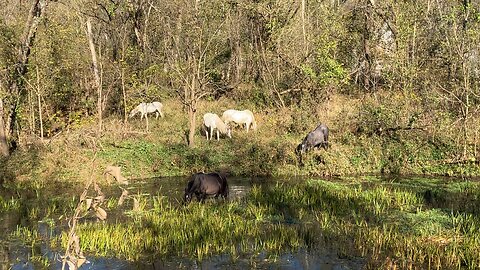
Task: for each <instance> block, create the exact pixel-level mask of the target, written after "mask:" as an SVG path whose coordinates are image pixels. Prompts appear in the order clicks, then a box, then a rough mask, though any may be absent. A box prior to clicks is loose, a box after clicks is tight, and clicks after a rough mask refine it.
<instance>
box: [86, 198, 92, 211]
mask: <svg viewBox="0 0 480 270" xmlns="http://www.w3.org/2000/svg"><path fill="white" fill-rule="evenodd" d="M92 201H93V200H92V199H86V200H85V203H86V204H87V210H88V209H90V207H91V206H92Z"/></svg>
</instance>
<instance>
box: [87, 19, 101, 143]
mask: <svg viewBox="0 0 480 270" xmlns="http://www.w3.org/2000/svg"><path fill="white" fill-rule="evenodd" d="M87 37H88V45H89V47H90V52H91V54H92V65H93V75H94V77H95V88H97V95H98V98H97V110H98V111H97V113H98V134H97V135H98V136H100V134H101V132H102V84H101V81H100V75H99V72H98V61H97V53H96V51H95V43H94V41H93V34H92V24H91V22H90V18H88V19H87Z"/></svg>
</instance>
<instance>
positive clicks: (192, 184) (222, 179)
mask: <svg viewBox="0 0 480 270" xmlns="http://www.w3.org/2000/svg"><path fill="white" fill-rule="evenodd" d="M193 195H195V197H197V200H198V201H200V202H203V201H205V199H206V198H207V197H208V196H214V197H215V198H217V197H219V196H222V197H223V198H226V197H227V196H228V183H227V177H226V176H225V175H223V174H219V173H196V174H194V175H192V176H191V177H190V181H188V184H187V187H186V188H185V194H184V196H183V201H184V203H185V204H188V203H190V201H191V200H192V197H193Z"/></svg>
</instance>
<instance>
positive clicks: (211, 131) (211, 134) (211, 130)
mask: <svg viewBox="0 0 480 270" xmlns="http://www.w3.org/2000/svg"><path fill="white" fill-rule="evenodd" d="M212 136H213V127H210V140H211V139H212Z"/></svg>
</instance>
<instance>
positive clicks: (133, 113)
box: [128, 108, 138, 118]
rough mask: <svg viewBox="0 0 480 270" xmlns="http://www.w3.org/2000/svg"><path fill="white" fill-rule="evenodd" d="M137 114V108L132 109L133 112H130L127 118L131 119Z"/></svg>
mask: <svg viewBox="0 0 480 270" xmlns="http://www.w3.org/2000/svg"><path fill="white" fill-rule="evenodd" d="M137 113H138V108H134V109H133V110H131V111H130V114H129V115H128V117H129V118H132V117H134V116H135V114H137Z"/></svg>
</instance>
